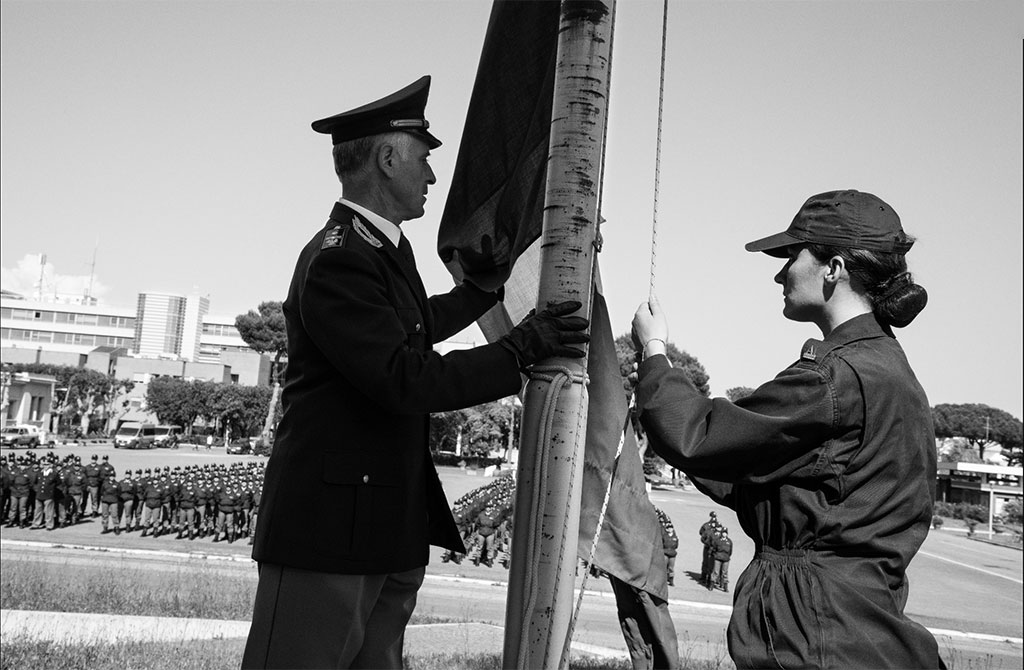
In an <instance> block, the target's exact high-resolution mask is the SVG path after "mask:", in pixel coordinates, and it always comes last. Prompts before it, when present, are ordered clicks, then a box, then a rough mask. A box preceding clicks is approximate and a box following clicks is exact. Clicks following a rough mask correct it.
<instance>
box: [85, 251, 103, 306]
mask: <svg viewBox="0 0 1024 670" xmlns="http://www.w3.org/2000/svg"><path fill="white" fill-rule="evenodd" d="M99 248H100V238H98V237H97V238H96V246H94V247H93V248H92V265H90V266H89V289H88V291H86V293H85V297H86V299H87V302H91V301H92V280H93V278H94V277H95V276H96V252H97V251H98V250H99Z"/></svg>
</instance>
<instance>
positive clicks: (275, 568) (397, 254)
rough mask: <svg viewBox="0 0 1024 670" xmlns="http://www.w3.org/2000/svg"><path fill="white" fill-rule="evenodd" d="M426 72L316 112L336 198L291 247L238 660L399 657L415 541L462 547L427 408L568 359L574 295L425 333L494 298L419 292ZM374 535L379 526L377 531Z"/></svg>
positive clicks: (308, 663) (420, 552) (331, 661)
mask: <svg viewBox="0 0 1024 670" xmlns="http://www.w3.org/2000/svg"><path fill="white" fill-rule="evenodd" d="M429 86H430V78H429V77H423V78H421V79H420V80H418V81H416V82H414V83H413V84H411V85H409V86H407V87H405V88H403V89H402V90H400V91H397V92H396V93H393V94H392V95H389V96H387V97H385V98H382V99H380V100H377V101H375V102H372V103H369V104H367V105H363V106H361V107H358V108H356V109H353V110H351V111H348V112H344V113H342V114H338V115H335V116H331V117H328V118H325V119H321V120H319V121H316V122H314V123H313V130H315V131H317V132H320V133H324V134H327V135H330V137H331V141H332V143H333V145H334V150H333V155H334V168H335V172H336V174H337V175H338V177H339V179H340V180H341V185H342V197H341V199H340V200H339V201H338V202H337V203H335V205H334V208H333V210H332V211H331V213H330V215H329V217H328V219H327V222H326V224H325V225H324V226H323V228H322V229H321V230H320V231H319V232H317V233H316V234H315V235H314V236H313V237H312V239H311V240H310V241H309V243H308V244H307V245H306V246H305V248H303V250H302V251H301V252H300V254H299V258H298V262H297V263H296V266H295V273H294V276H293V278H292V282H291V286H290V287H289V290H288V295H287V298H286V299H285V301H284V309H283V311H284V318H285V324H286V327H287V333H288V367H287V368H286V371H285V377H286V378H285V386H284V393H283V396H282V405H283V407H284V414H283V417H282V419H281V422H280V424H279V425H278V427H277V436H276V438H275V443H274V448H273V452H272V454H271V456H270V460H269V462H268V464H267V468H266V475H265V481H264V487H263V497H262V500H261V502H260V523H259V525H258V526H257V527H256V537H255V542H254V546H253V558H254V559H255V560H256V561H257V562H258V563H259V569H260V576H259V585H258V589H257V593H256V603H255V607H254V612H253V621H252V628H251V630H250V633H249V638H248V642H247V644H246V649H245V654H244V657H243V661H242V665H243V667H245V668H271V667H275V668H277V667H288V668H328V667H329V668H349V667H352V668H399V667H401V665H402V641H403V636H404V633H405V626H406V623H407V622H408V620H409V617H410V615H411V614H412V611H413V608H414V606H415V604H416V594H417V591H418V590H419V587H420V584H421V583H422V581H423V575H424V568H425V566H426V564H427V560H428V556H429V545H432V544H433V545H436V546H440V547H443V548H446V549H450V550H452V551H455V552H458V553H465V551H466V549H465V546H464V545H463V543H462V539H461V537H460V534H459V530H458V528H457V527H456V525H455V522H454V521H453V519H452V514H451V510H450V509H449V508H448V503H447V499H446V498H445V495H444V491H443V490H442V488H441V482H440V479H439V478H438V475H437V472H436V470H435V469H434V466H433V463H432V462H431V458H430V453H429V447H428V444H427V436H428V421H429V414H430V412H439V411H447V410H452V409H456V408H461V407H470V406H473V405H477V404H480V403H484V402H488V401H491V400H496V399H498V398H503V397H506V396H509V395H512V394H514V393H518V392H519V389H520V386H521V383H522V376H521V371H522V370H524V369H525V368H526V367H527V366H529V365H531V364H533V363H535V362H537V361H540V360H543V359H546V358H549V357H552V356H556V355H557V356H565V357H580V356H582V355H583V352H582V351H581V350H579V349H577V348H575V347H573V346H571V345H573V344H580V343H583V342H585V341H586V340H587V336H586V334H585V333H583V332H582V331H583V330H585V328H586V327H587V325H588V323H587V321H586V320H585V319H583V318H580V317H573V316H570V314H571V313H572V312H575V311H576V310H578V309H579V307H580V304H579V303H578V302H566V303H561V304H558V305H552V306H549V307H548V308H547V309H544V310H542V311H540V313H538V314H536V315H535V316H532V317H530V318H528V319H527V320H525V321H524V322H523V323H521V324H519V325H518V326H516V327H515V328H513V329H512V331H511V332H510V333H509V335H507V336H506V337H505V338H504V339H503V340H501V341H499V342H495V343H492V344H488V345H484V346H481V347H476V348H474V349H470V350H463V351H453V352H450V353H448V354H445V355H443V356H442V355H440V354H438V353H437V352H435V351H434V350H433V345H434V343H436V342H440V341H443V340H444V339H445V338H447V337H450V336H452V335H454V334H455V333H457V332H459V331H460V330H462V329H463V328H465V327H466V326H468V325H469V324H471V323H473V322H474V321H475V320H476V319H477V318H478V317H480V316H481V315H482V314H483V313H484V312H486V311H487V310H488V309H490V308H491V307H492V306H493V305H494V304H495V303H496V302H497V301H498V300H499V299H500V298H501V291H499V292H498V293H490V292H486V291H483V290H480V289H478V288H476V286H474V285H473V283H472V281H471V280H467V281H466V282H464V283H462V284H461V285H459V286H457V287H456V288H454V289H452V290H451V291H450V292H449V293H447V294H444V295H439V296H434V297H431V298H428V297H427V293H426V290H425V288H424V286H423V283H422V281H421V280H420V276H419V273H418V271H417V269H416V264H415V259H414V257H413V252H412V247H411V245H410V244H409V242H408V240H407V239H406V236H405V235H404V234H403V232H402V224H403V223H404V222H406V221H410V220H412V219H417V218H419V217H421V216H423V208H424V204H425V202H426V194H427V189H428V188H429V187H430V186H431V185H432V184H433V183H434V182H435V177H434V172H433V170H431V168H430V164H429V155H430V152H431V150H433V149H436V148H437V147H439V146H440V145H441V142H440V140H438V139H437V138H436V137H434V136H433V135H432V134H430V132H429V131H428V126H429V124H428V123H427V120H426V119H425V118H424V108H425V106H426V102H427V94H428V91H429ZM385 528H386V529H388V530H387V532H383V529H385Z"/></svg>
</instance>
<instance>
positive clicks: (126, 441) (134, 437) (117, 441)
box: [114, 421, 156, 449]
mask: <svg viewBox="0 0 1024 670" xmlns="http://www.w3.org/2000/svg"><path fill="white" fill-rule="evenodd" d="M155 444H156V426H154V425H153V424H151V423H135V422H133V421H129V422H127V423H123V424H121V427H120V428H118V429H117V432H116V433H115V434H114V448H115V449H120V448H121V447H124V448H126V449H152V448H153V447H154V446H155Z"/></svg>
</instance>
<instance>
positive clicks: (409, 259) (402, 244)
mask: <svg viewBox="0 0 1024 670" xmlns="http://www.w3.org/2000/svg"><path fill="white" fill-rule="evenodd" d="M398 252H399V253H400V254H402V258H403V259H405V262H406V263H408V264H409V268H410V269H412V270H415V269H416V257H415V256H413V254H412V245H411V244H409V238H407V237H406V236H405V235H402V237H400V238H399V240H398Z"/></svg>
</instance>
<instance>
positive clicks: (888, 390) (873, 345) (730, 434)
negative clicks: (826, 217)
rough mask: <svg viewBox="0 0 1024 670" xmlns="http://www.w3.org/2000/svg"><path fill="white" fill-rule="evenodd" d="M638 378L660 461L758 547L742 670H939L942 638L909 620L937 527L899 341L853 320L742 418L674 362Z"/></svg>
mask: <svg viewBox="0 0 1024 670" xmlns="http://www.w3.org/2000/svg"><path fill="white" fill-rule="evenodd" d="M639 373H640V383H639V385H638V389H637V406H638V408H639V411H640V419H641V422H642V423H643V425H644V427H645V428H646V429H647V431H648V436H649V438H650V441H651V445H652V446H653V448H654V450H655V451H656V452H657V453H658V454H659V455H660V456H662V457H663V458H664V459H665V460H666V461H667V462H668V463H670V464H671V465H673V466H675V467H677V468H679V469H681V470H683V471H684V472H686V473H687V474H689V475H690V476H691V478H692V479H693V480H694V483H695V484H696V485H697V487H698V488H700V489H701V490H702V491H703V492H704V493H706V494H708V495H709V496H711V497H712V498H713V499H715V500H716V501H718V502H720V503H721V504H724V505H727V506H728V507H731V508H732V509H734V510H736V512H737V515H738V517H739V520H740V524H741V525H742V527H743V530H744V532H746V533H747V535H749V536H750V537H751V538H753V540H754V542H755V543H756V545H757V552H758V553H757V555H756V556H755V558H754V561H753V562H752V563H751V565H750V567H748V568H747V570H746V571H745V572H744V574H743V576H742V577H741V578H740V580H739V582H738V583H737V585H736V591H737V592H736V599H735V604H734V608H733V617H732V621H731V622H730V624H729V636H728V637H729V648H730V653H731V654H732V656H733V660H734V662H735V663H736V665H737V666H738V667H741V668H745V667H815V668H821V667H828V668H853V667H865V668H866V667H870V668H927V667H932V668H934V667H937V666H938V655H937V648H936V643H935V640H934V638H933V637H932V635H931V634H930V633H929V632H928V631H927V630H926V629H925V628H924V627H922V626H920V625H919V624H917V623H914V622H912V621H910V620H909V619H908V618H907V617H906V616H905V615H904V613H903V608H904V605H905V604H906V601H907V582H906V576H905V572H906V568H907V565H908V564H909V563H910V560H911V559H912V558H913V557H914V555H915V554H916V553H917V550H918V548H919V547H920V546H921V543H922V542H923V541H924V538H925V536H926V535H927V533H928V527H929V523H930V521H931V512H932V501H933V500H934V493H935V440H934V430H933V428H932V423H931V410H930V409H929V406H928V399H927V397H926V396H925V393H924V391H923V389H922V388H921V386H920V384H919V383H918V381H917V379H916V377H915V376H914V373H913V371H912V370H911V368H910V365H909V363H908V362H907V359H906V356H905V355H904V353H903V349H902V348H901V347H900V345H899V343H898V342H897V341H896V338H895V337H893V335H892V332H891V331H890V330H888V329H886V328H883V327H882V326H880V325H879V324H878V322H877V321H876V320H875V318H874V316H873V315H871V314H865V315H861V316H858V317H855V318H853V319H850V320H849V321H847V322H846V323H843V324H842V325H840V326H839V327H838V328H836V329H835V330H833V331H832V332H831V333H830V334H829V335H828V336H827V337H826V338H825V340H824V341H818V340H810V341H808V342H807V344H805V345H804V349H803V351H802V354H801V359H800V360H799V361H798V362H797V363H795V364H793V365H792V366H791V367H789V368H787V369H786V370H784V371H783V372H781V373H780V374H779V375H778V376H777V377H776V378H775V379H774V380H772V381H770V382H768V383H766V384H764V385H763V386H761V387H760V388H758V389H757V390H756V391H755V392H754V393H753V394H751V395H750V396H748V397H747V398H743V399H742V400H738V401H737V402H736V403H735V404H734V403H731V402H729V401H728V400H725V399H722V398H715V399H709V398H706V397H704V396H703V395H702V394H701V393H700V392H698V391H697V390H696V389H695V388H694V387H693V385H692V384H691V383H690V382H689V380H688V379H687V378H686V376H685V375H684V374H683V373H682V372H681V371H680V370H678V369H673V368H671V367H670V365H669V364H668V361H667V359H666V358H665V357H664V356H653V357H651V358H648V359H647V360H645V361H644V362H643V364H642V365H641V366H640V370H639Z"/></svg>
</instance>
